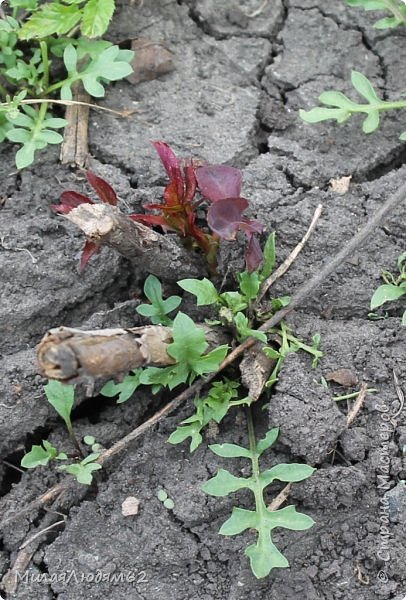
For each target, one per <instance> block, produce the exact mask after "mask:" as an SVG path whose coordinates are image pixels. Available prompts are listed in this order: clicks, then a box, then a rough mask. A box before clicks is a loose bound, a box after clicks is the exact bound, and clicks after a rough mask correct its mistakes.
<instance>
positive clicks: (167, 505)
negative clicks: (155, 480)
mask: <svg viewBox="0 0 406 600" xmlns="http://www.w3.org/2000/svg"><path fill="white" fill-rule="evenodd" d="M163 505H164V506H165V508H167V509H168V510H172V509H173V508H175V502H174V501H173V500H172V498H167V499H166V500H164V502H163Z"/></svg>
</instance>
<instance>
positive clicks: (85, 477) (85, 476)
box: [59, 452, 102, 485]
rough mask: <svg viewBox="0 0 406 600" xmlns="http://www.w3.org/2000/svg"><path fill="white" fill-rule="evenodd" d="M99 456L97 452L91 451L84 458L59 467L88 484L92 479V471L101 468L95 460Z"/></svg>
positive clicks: (80, 481)
mask: <svg viewBox="0 0 406 600" xmlns="http://www.w3.org/2000/svg"><path fill="white" fill-rule="evenodd" d="M99 456H100V453H99V452H92V454H89V456H86V458H84V459H83V460H81V461H80V462H79V463H74V464H71V465H62V466H61V467H59V469H60V470H61V471H66V473H69V474H70V475H73V476H74V477H75V478H76V479H77V481H78V482H79V483H83V484H85V485H90V484H91V483H92V481H93V472H94V471H98V470H99V469H101V468H102V466H101V465H100V464H99V463H97V462H96V461H97V459H98V458H99Z"/></svg>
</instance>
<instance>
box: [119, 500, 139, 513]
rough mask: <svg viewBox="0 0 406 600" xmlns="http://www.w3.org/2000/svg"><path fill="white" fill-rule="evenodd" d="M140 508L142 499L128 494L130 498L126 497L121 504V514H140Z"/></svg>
mask: <svg viewBox="0 0 406 600" xmlns="http://www.w3.org/2000/svg"><path fill="white" fill-rule="evenodd" d="M139 508H140V501H139V500H138V498H135V497H134V496H128V498H126V499H125V500H124V502H123V503H122V505H121V514H122V515H123V516H124V517H131V516H134V515H138V510H139Z"/></svg>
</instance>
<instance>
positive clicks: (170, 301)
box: [135, 275, 182, 325]
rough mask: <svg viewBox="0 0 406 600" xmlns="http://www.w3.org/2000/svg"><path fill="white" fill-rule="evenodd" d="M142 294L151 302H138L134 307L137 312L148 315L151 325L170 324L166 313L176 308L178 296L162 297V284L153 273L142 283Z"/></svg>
mask: <svg viewBox="0 0 406 600" xmlns="http://www.w3.org/2000/svg"><path fill="white" fill-rule="evenodd" d="M144 294H145V296H146V297H147V298H148V300H149V301H150V302H151V304H140V305H139V306H137V308H136V309H135V310H136V311H137V313H138V314H140V315H142V316H143V317H148V318H149V319H150V320H151V323H152V324H153V325H172V319H170V318H169V317H168V316H167V315H168V314H169V313H171V312H172V311H174V310H175V309H177V308H178V306H179V304H180V303H181V302H182V299H181V298H180V297H179V296H169V298H167V299H166V300H164V299H163V298H162V285H161V282H160V281H159V279H158V278H157V277H155V275H148V277H147V278H146V280H145V283H144Z"/></svg>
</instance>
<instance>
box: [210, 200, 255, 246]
mask: <svg viewBox="0 0 406 600" xmlns="http://www.w3.org/2000/svg"><path fill="white" fill-rule="evenodd" d="M246 208H248V200H246V199H245V198H223V199H221V200H217V201H216V202H214V203H213V204H212V205H211V206H209V209H208V211H207V223H208V225H209V227H210V229H211V230H212V231H214V233H216V234H217V235H218V236H219V237H220V238H222V239H223V240H233V239H234V238H235V236H236V233H237V231H238V230H239V229H240V228H241V224H242V219H243V217H242V213H243V211H244V210H245V209H246Z"/></svg>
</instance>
